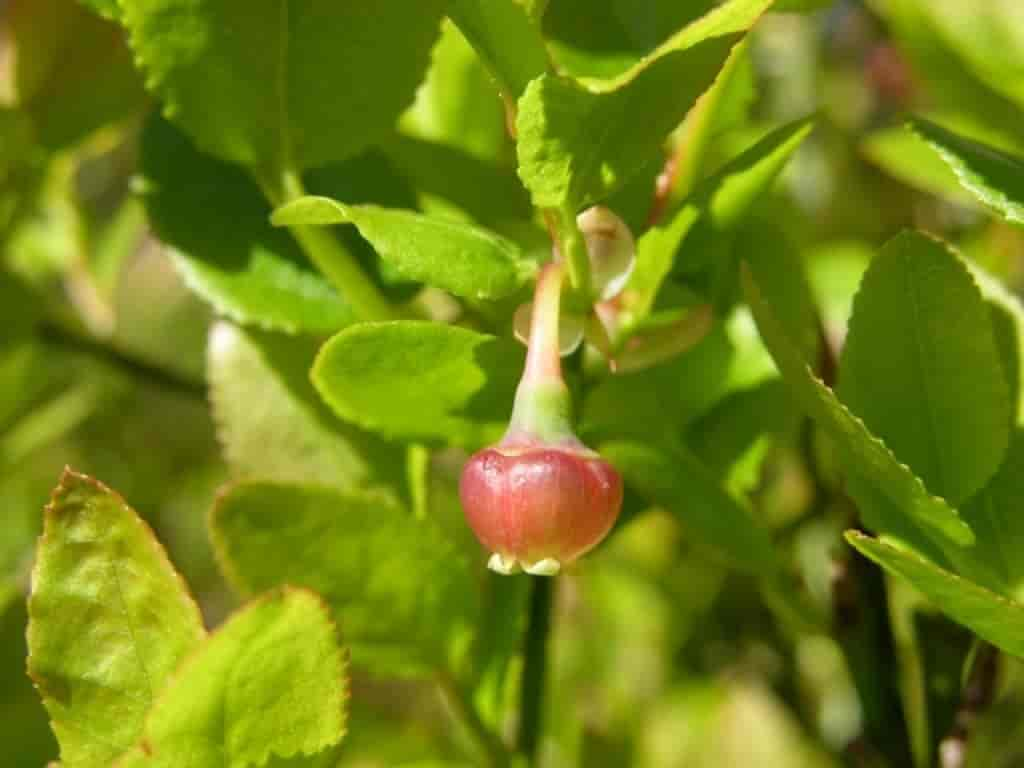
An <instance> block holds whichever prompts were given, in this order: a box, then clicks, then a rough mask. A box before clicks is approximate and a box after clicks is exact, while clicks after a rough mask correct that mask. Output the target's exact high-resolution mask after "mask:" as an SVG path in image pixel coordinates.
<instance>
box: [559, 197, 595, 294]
mask: <svg viewBox="0 0 1024 768" xmlns="http://www.w3.org/2000/svg"><path fill="white" fill-rule="evenodd" d="M558 240H559V243H558V245H559V250H560V251H561V253H562V258H563V259H564V260H565V265H566V267H567V268H568V270H569V282H570V283H572V287H573V290H574V291H575V292H576V294H577V296H578V297H579V298H580V299H581V300H582V302H583V303H584V304H585V306H586V307H587V308H588V309H589V307H590V305H591V303H592V302H593V291H592V290H591V282H590V255H589V254H588V253H587V241H586V240H584V238H583V233H582V232H580V228H579V226H577V224H576V215H575V214H574V213H573V211H572V209H571V208H564V209H562V211H561V213H560V215H559V217H558Z"/></svg>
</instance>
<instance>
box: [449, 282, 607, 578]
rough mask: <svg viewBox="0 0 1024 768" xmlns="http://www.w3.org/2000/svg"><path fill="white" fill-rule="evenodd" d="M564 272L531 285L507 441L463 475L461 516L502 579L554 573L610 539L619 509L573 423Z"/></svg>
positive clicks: (599, 463) (478, 457) (602, 469)
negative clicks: (566, 370) (563, 323)
mask: <svg viewBox="0 0 1024 768" xmlns="http://www.w3.org/2000/svg"><path fill="white" fill-rule="evenodd" d="M562 275H563V267H562V265H561V264H557V263H552V264H549V265H548V266H546V267H545V268H544V270H543V272H542V273H541V275H540V277H539V278H538V280H537V289H536V294H535V296H534V302H533V319H532V323H531V327H530V344H529V351H528V352H527V356H526V368H525V370H524V371H523V378H522V380H521V381H520V382H519V389H518V390H517V391H516V400H515V405H514V407H513V411H512V418H511V421H510V423H509V427H508V431H507V432H506V433H505V437H504V438H503V439H502V440H501V442H500V443H498V444H497V445H495V446H493V447H491V448H485V449H484V450H482V451H479V452H478V453H476V454H474V455H473V456H472V457H471V458H470V460H469V462H468V463H467V464H466V466H465V468H464V469H463V471H462V479H461V482H460V486H459V493H460V497H461V499H462V506H463V509H464V510H465V513H466V520H467V522H468V523H469V526H470V527H471V528H472V529H473V532H474V533H475V534H476V537H477V538H478V539H479V540H480V543H481V544H483V545H484V546H485V547H486V548H487V549H489V550H490V551H491V552H492V553H493V555H492V557H491V559H490V562H489V563H488V566H489V567H490V568H491V569H492V570H495V571H497V572H499V573H513V572H515V571H516V570H518V569H519V568H522V569H523V570H525V571H526V572H527V573H532V574H535V575H545V576H550V575H553V574H555V573H557V572H558V571H559V570H560V569H561V567H562V566H563V565H565V564H566V563H569V562H572V561H573V560H575V559H576V558H578V557H579V556H580V555H582V554H583V553H585V552H587V551H588V550H590V549H592V548H593V547H594V546H596V545H597V544H598V543H599V542H600V541H601V540H602V539H603V538H604V537H605V536H606V535H607V534H608V532H609V531H610V530H611V528H612V525H613V524H614V523H615V519H616V518H617V517H618V514H619V508H620V507H621V506H622V479H621V478H620V477H619V474H618V473H617V472H616V471H615V469H614V468H613V467H612V466H611V465H610V464H609V463H608V462H606V461H604V460H603V459H602V458H601V457H600V456H599V455H598V454H596V453H595V452H594V451H591V450H590V449H589V448H587V447H586V446H585V445H583V443H581V442H580V440H579V439H578V438H577V437H576V435H575V434H574V433H573V432H572V428H571V426H570V423H569V411H570V405H571V403H570V397H569V390H568V388H567V387H566V385H565V382H564V381H563V380H562V371H561V360H560V355H559V304H560V294H561V288H562Z"/></svg>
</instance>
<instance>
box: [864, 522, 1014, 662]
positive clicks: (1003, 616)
mask: <svg viewBox="0 0 1024 768" xmlns="http://www.w3.org/2000/svg"><path fill="white" fill-rule="evenodd" d="M846 540H847V541H848V542H849V543H850V545H851V546H853V547H854V548H855V549H857V551H859V552H860V553H861V554H863V555H864V556H865V557H867V558H869V559H871V560H873V561H874V562H876V563H878V565H880V566H882V567H883V568H885V569H886V570H887V571H889V572H891V573H893V574H895V575H897V576H899V577H900V578H903V579H906V580H907V581H908V582H910V583H911V584H912V585H913V586H915V587H916V588H917V589H919V590H920V591H921V592H922V593H923V594H924V595H925V597H927V598H928V599H929V600H930V601H931V602H932V603H933V604H934V605H935V606H936V607H937V608H938V609H939V610H941V611H942V612H943V613H945V614H946V615H947V616H949V617H950V618H951V619H953V620H954V621H956V622H959V623H960V624H963V625H964V626H965V627H968V628H969V629H971V630H973V631H974V632H975V633H976V634H977V635H978V636H979V637H982V638H984V639H985V640H988V641H989V642H990V643H992V644H993V645H995V646H998V647H999V648H1002V649H1003V650H1004V651H1006V652H1007V653H1011V654H1013V655H1015V656H1024V606H1022V605H1020V604H1019V603H1016V602H1013V601H1011V600H1008V599H1006V598H1005V597H1002V596H1001V595H998V594H996V593H995V592H990V591H989V590H987V589H985V588H984V587H981V586H978V585H977V584H975V583H973V582H971V581H967V580H966V579H963V578H961V577H959V576H957V575H956V574H953V573H950V572H949V571H946V570H943V569H942V568H939V567H938V566H937V565H934V564H932V563H930V562H929V561H927V560H925V559H924V558H922V557H920V556H918V555H915V554H913V553H912V552H908V551H906V550H903V549H900V548H898V547H895V546H893V545H892V544H888V543H886V542H885V541H883V540H879V539H873V538H871V537H870V536H867V535H865V534H863V533H860V532H858V531H847V532H846Z"/></svg>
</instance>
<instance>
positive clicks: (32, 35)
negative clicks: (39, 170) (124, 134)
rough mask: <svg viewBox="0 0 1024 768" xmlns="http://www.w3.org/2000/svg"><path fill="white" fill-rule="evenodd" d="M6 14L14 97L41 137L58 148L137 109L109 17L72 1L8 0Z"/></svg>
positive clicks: (133, 76)
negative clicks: (98, 14)
mask: <svg viewBox="0 0 1024 768" xmlns="http://www.w3.org/2000/svg"><path fill="white" fill-rule="evenodd" d="M7 15H8V17H9V20H10V27H9V29H10V33H11V34H10V43H11V50H10V53H11V54H12V58H13V69H14V96H15V102H16V104H17V105H18V106H19V107H20V108H21V109H22V110H23V111H24V112H26V113H27V114H28V115H29V116H30V117H31V118H32V121H33V124H34V127H35V131H36V136H37V138H38V140H39V141H40V143H42V144H43V145H45V146H46V147H48V148H50V149H61V148H64V147H67V146H69V145H71V144H74V143H75V142H77V141H79V140H81V139H82V138H84V137H85V136H87V135H88V134H90V133H92V132H93V131H95V130H96V129H97V128H100V127H102V126H104V125H107V124H109V123H112V122H115V121H118V120H123V119H125V118H127V117H128V116H129V115H131V114H133V113H135V112H138V111H141V109H142V108H143V106H144V103H145V92H144V90H143V88H142V83H141V82H140V80H139V77H138V75H137V73H136V72H135V68H134V67H133V66H132V57H131V53H130V51H129V50H128V47H127V45H126V44H125V41H124V34H123V31H122V30H121V29H120V27H118V26H117V25H116V24H113V23H111V22H109V21H104V20H103V19H101V18H98V17H97V16H96V15H95V14H94V13H92V12H90V11H88V10H86V9H85V8H83V7H82V6H80V5H79V4H78V3H77V2H75V0H14V1H13V2H11V4H10V6H9V7H8V9H7Z"/></svg>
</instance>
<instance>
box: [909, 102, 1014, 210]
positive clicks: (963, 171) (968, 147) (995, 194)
mask: <svg viewBox="0 0 1024 768" xmlns="http://www.w3.org/2000/svg"><path fill="white" fill-rule="evenodd" d="M910 126H911V128H912V129H913V130H914V132H915V133H917V134H918V135H919V136H920V137H921V138H922V139H924V141H926V142H927V143H928V145H929V146H930V147H931V148H932V149H933V150H934V151H935V152H936V153H937V154H938V156H939V157H940V158H942V160H943V161H944V162H945V163H946V165H947V166H949V168H950V169H951V170H952V171H953V173H954V174H956V178H957V179H958V180H959V182H960V185H961V186H962V187H963V188H964V189H966V190H967V191H968V192H970V193H971V195H973V196H974V197H975V198H976V199H977V200H978V201H979V202H980V203H982V204H983V205H985V206H987V207H988V208H991V209H992V210H994V211H996V212H997V213H999V214H1001V215H1002V216H1003V218H1005V219H1006V220H1007V221H1012V222H1014V223H1015V224H1022V225H1024V160H1022V159H1021V158H1019V157H1014V156H1013V155H1010V154H1007V153H1005V152H1001V151H999V150H998V149H995V148H994V147H989V146H986V145H984V144H981V143H979V142H976V141H971V140H970V139H966V138H964V137H962V136H957V135H956V134H955V133H952V132H951V131H947V130H946V129H945V128H943V127H942V126H939V125H936V124H935V123H932V122H929V121H927V120H922V119H920V118H917V119H914V120H911V122H910Z"/></svg>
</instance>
